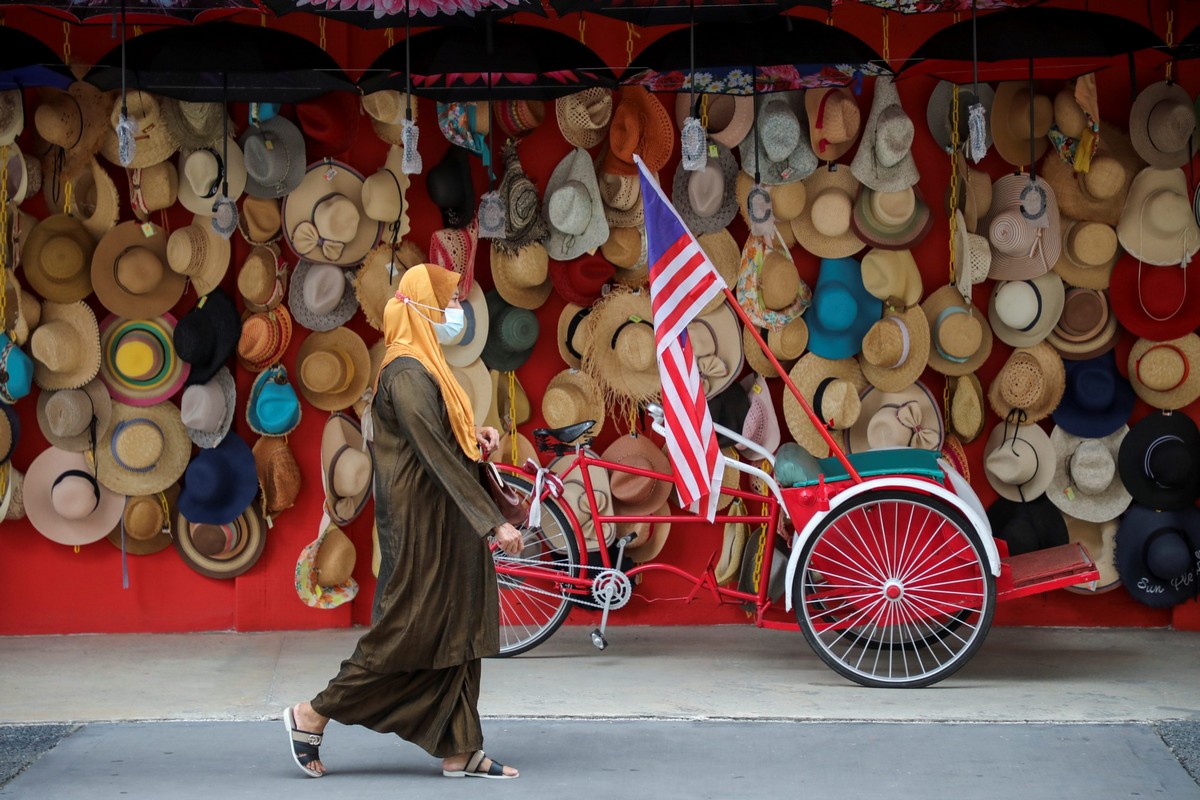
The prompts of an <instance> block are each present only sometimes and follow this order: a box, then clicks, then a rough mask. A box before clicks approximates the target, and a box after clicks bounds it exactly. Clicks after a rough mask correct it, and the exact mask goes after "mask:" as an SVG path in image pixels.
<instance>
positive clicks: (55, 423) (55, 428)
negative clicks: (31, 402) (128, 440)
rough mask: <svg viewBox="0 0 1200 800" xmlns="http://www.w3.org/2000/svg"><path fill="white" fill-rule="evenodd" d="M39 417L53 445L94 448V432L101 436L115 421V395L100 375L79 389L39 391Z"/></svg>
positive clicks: (62, 448)
mask: <svg viewBox="0 0 1200 800" xmlns="http://www.w3.org/2000/svg"><path fill="white" fill-rule="evenodd" d="M93 416H95V432H94V433H93V432H92V429H91V425H92V417H93ZM37 421H38V428H40V429H41V431H42V435H43V436H45V437H46V441H48V442H49V443H50V444H51V445H52V446H54V447H57V448H59V449H60V450H67V451H70V452H73V453H80V452H83V451H84V450H89V449H91V446H92V436H93V435H94V436H95V437H96V439H97V440H99V438H100V437H101V436H103V435H104V433H105V432H106V431H107V430H108V428H109V426H110V425H111V424H112V397H111V396H110V395H109V393H108V390H107V389H106V388H104V384H103V383H101V382H100V381H99V380H98V379H93V380H91V381H89V382H88V383H86V384H84V386H83V387H82V388H79V389H58V390H51V391H43V392H40V393H39V394H38V399H37ZM66 431H73V432H72V433H67V432H66Z"/></svg>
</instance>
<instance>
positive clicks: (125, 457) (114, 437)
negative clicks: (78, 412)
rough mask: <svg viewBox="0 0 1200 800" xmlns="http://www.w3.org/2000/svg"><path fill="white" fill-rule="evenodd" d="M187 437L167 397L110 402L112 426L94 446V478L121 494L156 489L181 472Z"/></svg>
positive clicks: (188, 442)
mask: <svg viewBox="0 0 1200 800" xmlns="http://www.w3.org/2000/svg"><path fill="white" fill-rule="evenodd" d="M191 454H192V441H191V439H189V438H188V434H187V428H185V427H184V426H183V420H182V419H180V416H179V408H178V407H177V406H176V405H174V404H173V403H169V402H162V403H156V404H155V405H152V406H140V407H139V406H131V405H126V404H125V403H113V424H112V427H111V428H110V429H109V430H108V431H107V432H106V433H105V434H104V435H103V436H101V437H100V441H99V443H98V444H97V446H96V475H97V477H98V478H99V480H100V483H102V484H103V485H105V486H107V487H108V488H109V489H112V490H113V491H114V492H120V493H121V494H126V495H137V494H154V493H155V492H161V491H163V490H165V489H166V488H167V487H168V486H170V485H171V484H173V483H175V482H176V481H178V480H179V479H180V478H181V477H183V472H184V470H185V469H187V465H188V459H189V458H190V457H191Z"/></svg>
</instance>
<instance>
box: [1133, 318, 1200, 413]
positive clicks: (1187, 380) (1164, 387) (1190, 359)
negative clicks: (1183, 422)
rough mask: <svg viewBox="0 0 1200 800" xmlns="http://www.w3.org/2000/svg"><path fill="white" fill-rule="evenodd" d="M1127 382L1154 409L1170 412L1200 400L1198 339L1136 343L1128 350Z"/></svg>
mask: <svg viewBox="0 0 1200 800" xmlns="http://www.w3.org/2000/svg"><path fill="white" fill-rule="evenodd" d="M1127 369H1128V372H1127V374H1128V375H1129V382H1130V383H1131V384H1132V385H1133V391H1134V392H1135V393H1137V396H1138V397H1140V398H1141V399H1142V400H1144V401H1145V402H1146V403H1147V404H1148V405H1150V406H1153V407H1154V408H1161V409H1163V410H1165V411H1173V410H1175V409H1180V408H1183V407H1185V406H1188V405H1191V404H1192V402H1194V401H1195V400H1196V398H1197V397H1200V336H1197V335H1196V334H1194V333H1189V334H1186V335H1185V336H1181V337H1179V338H1178V339H1169V340H1167V341H1165V342H1155V341H1151V340H1149V339H1138V340H1137V341H1136V342H1134V344H1133V347H1132V348H1130V350H1129V360H1128V362H1127Z"/></svg>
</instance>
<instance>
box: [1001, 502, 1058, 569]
mask: <svg viewBox="0 0 1200 800" xmlns="http://www.w3.org/2000/svg"><path fill="white" fill-rule="evenodd" d="M987 517H988V522H990V523H991V525H992V535H993V536H995V537H996V538H997V539H1003V540H1004V542H1005V543H1006V544H1007V545H1008V554H1009V555H1010V556H1019V555H1021V554H1022V553H1032V552H1033V551H1035V550H1045V549H1046V548H1048V547H1057V546H1058V545H1060V544H1067V542H1068V540H1069V536H1068V534H1067V522H1066V520H1064V519H1063V515H1062V512H1060V511H1059V510H1058V508H1057V507H1056V506H1055V505H1054V503H1051V502H1050V498H1049V497H1047V496H1046V495H1044V494H1042V495H1038V497H1037V499H1036V500H1030V501H1029V502H1028V503H1018V502H1014V501H1012V500H1008V499H1007V498H1004V497H1001V498H998V499H997V500H996V502H994V503H992V505H991V507H990V508H988V511H987Z"/></svg>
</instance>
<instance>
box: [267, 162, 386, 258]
mask: <svg viewBox="0 0 1200 800" xmlns="http://www.w3.org/2000/svg"><path fill="white" fill-rule="evenodd" d="M331 173H332V174H331ZM364 180H365V178H363V176H362V174H361V173H359V172H358V171H357V170H356V169H354V168H353V167H351V166H350V165H349V164H346V163H344V162H342V161H335V160H332V159H327V160H325V161H317V162H314V163H312V164H309V166H308V170H307V171H306V172H305V174H304V180H302V181H301V182H300V185H299V186H297V187H296V188H295V189H294V190H293V191H292V192H291V193H290V194H288V195H287V196H286V197H284V199H283V211H282V214H283V238H284V240H285V241H286V242H287V243H288V247H290V248H292V251H293V252H295V253H296V254H297V255H299V256H301V257H303V258H307V259H309V260H311V261H314V262H317V263H323V264H334V265H336V266H340V267H350V266H354V265H357V264H360V263H362V260H363V259H364V258H366V256H367V254H368V253H369V252H371V248H373V247H374V246H375V243H376V242H377V241H379V235H380V232H381V231H382V227H383V226H382V224H381V223H379V222H376V221H375V220H372V219H370V218H368V217H367V215H366V214H365V213H364V211H363V207H362V187H363V181H364Z"/></svg>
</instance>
